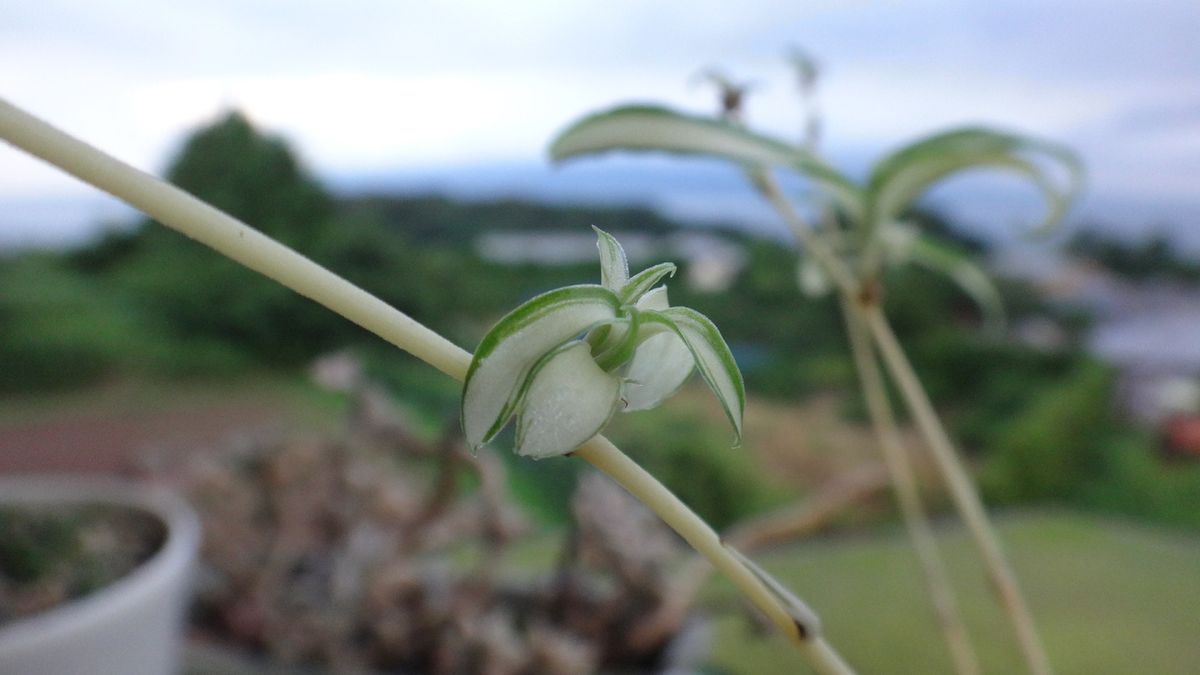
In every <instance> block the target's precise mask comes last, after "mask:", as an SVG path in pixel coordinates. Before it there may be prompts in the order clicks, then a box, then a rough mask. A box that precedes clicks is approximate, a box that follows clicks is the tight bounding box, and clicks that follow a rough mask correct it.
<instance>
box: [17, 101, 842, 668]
mask: <svg viewBox="0 0 1200 675" xmlns="http://www.w3.org/2000/svg"><path fill="white" fill-rule="evenodd" d="M0 139H3V140H5V141H8V142H9V143H11V144H12V145H14V146H16V147H18V148H20V149H22V150H24V151H25V152H28V153H29V154H31V155H34V156H35V157H39V158H41V159H43V160H45V161H47V162H49V163H50V164H53V165H55V166H57V167H58V168H60V169H62V170H63V171H66V172H67V173H69V174H71V175H73V176H75V177H77V178H79V179H81V180H83V181H84V182H86V183H90V184H91V185H93V186H95V187H97V188H99V189H101V190H103V191H105V192H108V193H109V194H111V195H113V196H114V197H117V198H118V199H121V200H123V201H125V202H127V203H128V204H130V205H131V206H133V207H135V208H137V209H139V210H141V211H143V212H144V213H146V214H147V215H149V216H151V217H153V218H154V219H155V220H157V221H159V222H161V223H163V224H164V225H167V226H168V227H171V228H172V229H175V230H178V231H179V232H182V233H183V234H185V235H187V236H188V237H191V238H193V239H195V240H197V241H199V242H201V243H203V244H205V245H207V246H209V247H211V248H213V249H215V250H216V251H218V252H220V253H222V254H224V255H226V256H228V257H230V258H232V259H233V260H236V261H237V262H239V263H241V264H242V265H245V266H246V267H248V268H250V269H252V270H255V271H257V272H259V273H261V274H264V275H266V276H267V277H270V278H271V279H274V280H276V281H278V282H279V283H281V284H283V285H284V286H287V287H288V288H290V289H292V290H294V291H296V292H297V293H299V294H301V295H303V296H305V297H308V298H310V299H312V300H314V301H316V302H318V303H319V304H321V305H324V306H325V307H327V308H329V309H330V310H332V311H334V312H336V313H338V314H340V315H342V316H344V317H345V318H347V319H349V320H350V321H353V322H354V323H356V324H358V325H360V326H362V327H363V328H366V329H367V330H370V331H371V332H373V333H375V334H377V335H379V336H380V337H382V338H384V339H385V340H387V341H388V342H391V343H392V344H394V345H396V346H397V347H400V348H401V349H403V350H405V351H407V352H409V353H410V354H412V355H413V356H416V357H417V358H419V359H421V360H423V361H425V362H426V363H429V364H430V365H432V366H434V367H435V368H437V369H438V370H440V371H442V372H443V373H445V374H447V375H449V376H450V377H453V378H454V379H456V380H459V381H461V380H462V379H463V378H465V377H466V373H467V368H468V366H469V365H470V362H471V355H470V354H469V353H467V352H466V351H463V350H462V349H461V348H459V347H458V346H456V345H454V344H453V343H451V342H450V341H449V340H446V339H445V338H443V337H442V336H440V335H438V334H437V333H435V332H434V331H432V330H430V329H428V328H426V327H425V326H423V325H421V324H420V323H418V322H417V321H415V320H413V319H412V318H411V317H409V316H407V315H405V314H404V313H403V312H400V311H399V310H397V309H395V308H394V307H391V306H390V305H388V304H387V303H385V302H383V301H382V300H380V299H378V298H376V297H375V296H373V295H371V294H370V293H367V292H366V291H364V290H362V289H360V288H358V287H357V286H354V285H353V284H351V283H350V282H348V281H346V280H345V279H342V278H341V277H339V276H337V275H336V274H334V273H333V272H330V271H329V270H327V269H325V268H323V267H321V266H320V265H318V264H317V263H315V262H313V261H311V260H309V259H308V258H305V257H304V256H302V255H300V254H299V253H296V252H295V251H293V250H292V249H290V248H288V247H286V246H284V245H283V244H280V243H279V242H277V241H275V240H273V239H271V238H270V237H267V236H266V235H263V234H262V233H260V232H258V231H257V230H254V229H253V228H251V227H250V226H248V225H246V224H245V223H242V222H241V221H239V220H237V219H235V218H233V217H231V216H229V215H227V214H225V213H222V212H221V211H218V210H217V209H215V208H213V207H212V206H209V205H208V204H205V203H204V202H202V201H200V200H199V199H196V198H195V197H193V196H192V195H189V194H187V193H186V192H184V191H182V190H180V189H178V188H176V187H174V186H172V185H169V184H167V183H165V182H163V181H161V180H159V179H157V178H155V177H153V176H151V175H150V174H147V173H145V172H142V171H139V170H138V169H135V168H134V167H132V166H130V165H128V164H125V163H124V162H121V161H120V160H118V159H116V158H114V157H111V156H109V155H107V154H105V153H103V152H101V151H100V150H98V149H96V148H93V147H92V146H90V145H88V144H86V143H84V142H82V141H80V140H78V139H76V138H74V137H72V136H69V135H67V134H66V133H64V132H62V131H59V130H58V129H56V128H54V127H53V126H51V125H49V124H47V123H45V122H43V121H41V120H39V119H37V118H36V117H34V116H32V115H30V114H29V113H26V112H24V111H23V110H20V109H19V108H17V107H15V106H13V105H12V104H10V103H8V102H7V101H5V100H4V99H0ZM577 455H579V456H580V457H581V458H583V459H585V460H587V461H588V462H590V463H592V464H593V465H595V466H596V467H597V468H599V469H600V470H602V471H604V472H605V473H608V474H609V475H610V476H612V478H613V479H614V480H616V481H617V482H618V483H620V484H621V485H623V486H624V487H625V488H626V489H627V490H629V491H630V492H631V493H632V494H633V495H634V496H635V497H637V498H638V499H639V500H641V501H642V502H644V503H645V504H646V505H647V506H649V507H650V508H651V509H652V510H654V511H655V513H657V514H658V515H659V517H661V518H662V519H663V520H664V521H666V522H667V524H669V525H670V526H671V527H673V528H674V529H675V530H676V531H677V532H678V533H679V534H680V536H682V537H683V538H684V539H685V540H687V541H688V542H689V543H692V545H693V546H694V547H695V548H696V549H697V550H698V551H699V552H700V553H702V554H704V555H705V556H706V557H708V558H709V560H711V561H712V563H713V565H714V566H716V567H717V568H718V569H720V570H721V571H722V572H724V573H725V574H727V575H728V576H729V577H730V578H731V580H732V581H733V582H734V584H735V585H736V586H737V587H738V589H739V590H741V591H742V592H743V593H745V594H746V596H747V598H749V600H750V601H751V602H753V603H754V604H755V606H757V607H758V608H759V609H760V610H762V611H763V612H764V613H765V614H766V615H767V616H768V617H770V618H771V619H772V621H773V622H774V623H775V625H776V626H778V627H779V629H780V630H781V631H782V632H783V634H784V635H786V636H788V637H789V638H792V639H793V640H795V641H796V643H797V644H798V646H799V647H800V649H801V650H802V652H803V653H804V654H805V655H807V656H808V657H809V660H810V661H811V662H812V664H813V666H814V667H815V668H816V669H817V670H818V671H819V672H821V673H827V674H829V675H844V674H846V673H852V672H853V671H851V670H850V669H849V668H848V667H846V666H845V663H844V662H843V661H842V660H841V658H840V657H839V656H838V655H837V653H836V652H834V651H833V650H832V648H831V647H830V646H829V645H828V643H826V642H825V641H824V639H823V638H822V637H821V634H820V631H819V626H818V625H816V624H815V622H814V624H813V625H809V626H803V625H800V624H798V623H797V622H796V620H795V618H794V617H793V616H792V614H791V613H789V611H788V609H787V608H785V606H784V605H783V603H782V602H781V601H780V599H779V598H777V597H776V596H775V595H773V594H772V592H771V591H770V590H768V589H767V587H766V585H765V584H764V583H763V582H762V581H761V580H759V579H758V578H756V577H755V575H754V573H753V572H752V571H751V570H750V569H749V568H748V567H747V566H746V565H745V564H743V563H742V562H741V561H739V560H738V559H737V557H736V556H735V555H733V554H731V552H730V551H729V550H728V549H727V548H726V547H724V546H722V545H721V543H720V540H719V539H718V538H717V536H716V534H715V533H714V532H713V531H712V529H711V528H709V527H708V525H706V524H705V523H704V521H702V520H700V518H699V517H698V516H696V515H695V513H693V512H692V511H691V510H689V509H688V508H687V506H686V505H684V504H683V502H681V501H679V500H678V499H677V498H676V497H675V496H674V495H672V494H671V493H670V491H668V490H667V489H666V488H665V487H663V486H662V484H661V483H659V482H658V481H657V480H656V479H655V478H654V477H653V476H651V475H650V474H648V473H646V472H645V471H644V470H643V469H642V468H641V467H639V466H637V464H635V463H634V462H633V461H632V460H630V459H629V458H628V457H626V456H625V455H624V454H623V453H621V451H620V450H619V449H617V447H616V446H614V445H612V443H610V442H608V441H607V440H605V439H604V438H603V437H599V436H598V437H596V438H595V439H593V440H592V441H590V442H589V443H587V444H586V445H584V447H582V448H580V449H579V451H578V452H577Z"/></svg>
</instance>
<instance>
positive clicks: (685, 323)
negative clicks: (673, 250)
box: [462, 229, 746, 459]
mask: <svg viewBox="0 0 1200 675" xmlns="http://www.w3.org/2000/svg"><path fill="white" fill-rule="evenodd" d="M596 234H597V236H598V237H599V241H598V244H597V245H598V246H599V248H600V280H601V283H600V284H599V285H595V284H587V285H579V286H568V287H566V288H560V289H557V290H553V291H550V292H548V293H543V294H542V295H539V296H537V297H535V298H533V299H532V300H530V301H528V302H526V303H525V304H523V305H521V306H520V307H518V308H516V309H515V310H513V311H512V312H510V313H509V314H508V315H507V316H505V317H504V318H503V319H501V320H500V321H499V322H498V323H497V324H496V325H495V326H494V327H493V328H492V330H491V331H489V332H488V334H487V335H486V336H484V338H483V341H482V342H480V343H479V348H478V349H476V350H475V355H474V357H473V358H472V360H471V367H470V369H469V370H468V371H467V378H466V382H465V383H464V385H463V396H462V424H463V430H464V432H465V434H466V438H467V442H468V443H469V444H470V445H471V447H472V448H473V449H476V448H478V447H479V446H481V445H483V444H484V443H487V442H488V441H490V440H491V439H492V438H494V437H495V436H496V434H498V433H500V431H501V430H502V429H503V428H504V427H505V426H506V425H507V424H508V422H509V420H510V419H511V418H512V417H513V416H514V415H516V417H517V448H516V450H517V454H520V455H524V456H528V457H533V458H535V459H540V458H542V457H553V456H556V455H565V454H567V453H570V452H571V451H573V450H574V449H575V448H578V447H579V446H580V445H582V444H583V443H585V442H587V441H588V440H589V439H591V438H592V437H593V436H595V435H596V434H598V433H600V431H601V430H602V429H603V428H604V427H605V426H606V425H607V424H608V421H609V420H610V419H611V418H612V416H613V414H614V413H615V412H617V411H618V410H623V411H626V412H628V411H634V410H646V409H649V408H653V407H655V406H657V405H658V404H660V403H662V402H663V401H664V400H665V399H667V398H668V397H670V396H671V395H672V394H674V393H675V391H677V390H678V389H679V387H680V386H682V385H683V383H684V381H685V380H687V378H688V376H689V375H690V374H691V373H692V370H693V369H695V370H699V371H700V374H701V376H702V377H703V378H704V380H705V382H707V383H708V386H709V387H710V388H711V389H712V391H713V393H714V394H716V397H717V399H718V400H719V401H720V402H721V405H722V407H723V408H724V410H725V414H726V415H727V416H728V417H729V421H730V423H731V424H732V425H733V430H734V435H735V443H737V442H740V441H741V434H742V410H743V408H744V407H745V399H746V394H745V388H744V386H743V384H742V376H741V373H740V372H739V371H738V368H737V364H736V363H735V362H734V359H733V354H732V353H731V352H730V351H729V346H728V345H726V344H725V340H724V339H723V338H722V337H721V333H720V332H719V331H718V330H717V327H716V326H714V325H713V323H712V322H711V321H709V320H708V319H707V318H706V317H704V316H703V315H702V314H700V313H699V312H696V311H695V310H691V309H688V308H686V307H670V306H669V305H668V303H667V289H666V287H665V286H660V285H659V283H660V282H661V281H662V280H663V279H664V278H665V277H667V276H670V275H673V274H674V273H675V265H673V264H671V263H662V264H659V265H654V266H653V267H649V268H647V269H645V270H643V271H641V272H639V273H637V274H635V275H633V276H632V277H631V276H630V275H629V265H628V262H627V260H626V257H625V251H624V249H622V248H621V245H620V244H619V243H618V242H617V240H616V239H615V238H613V236H612V235H610V234H608V233H607V232H604V231H602V230H600V229H596Z"/></svg>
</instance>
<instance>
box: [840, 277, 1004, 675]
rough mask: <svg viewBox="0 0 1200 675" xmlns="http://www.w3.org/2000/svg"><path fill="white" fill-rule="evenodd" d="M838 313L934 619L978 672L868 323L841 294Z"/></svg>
mask: <svg viewBox="0 0 1200 675" xmlns="http://www.w3.org/2000/svg"><path fill="white" fill-rule="evenodd" d="M842 315H843V317H844V318H845V320H846V333H847V335H848V336H849V338H850V349H851V352H853V355H854V365H855V369H856V370H857V372H858V381H859V383H860V384H861V385H862V393H863V398H864V399H865V400H866V403H867V414H868V415H869V416H870V418H871V426H872V428H873V429H874V430H875V436H876V439H877V441H878V443H879V450H880V452H881V453H882V454H883V459H884V463H885V464H886V465H887V468H888V473H889V475H890V477H891V481H892V486H893V489H894V490H895V493H896V502H897V504H898V505H899V507H900V513H901V515H902V517H903V519H904V526H905V528H906V529H907V530H908V536H909V539H911V540H912V544H913V549H914V550H915V551H916V554H917V559H918V561H919V562H920V564H921V571H922V572H923V573H924V575H925V584H926V585H927V586H928V587H929V596H930V600H931V601H932V602H933V609H934V612H935V613H936V615H937V620H938V624H939V625H940V626H941V628H942V633H943V634H944V635H945V638H946V646H947V647H948V648H949V650H950V657H951V658H952V659H953V661H954V668H955V670H956V671H957V672H958V673H960V674H962V675H978V673H979V672H980V671H979V659H978V657H976V655H975V648H974V647H973V646H972V645H971V637H970V634H969V633H968V632H967V627H966V624H964V623H963V618H962V612H960V611H959V607H958V600H957V598H956V597H955V594H954V588H953V586H952V585H951V583H950V576H949V574H948V573H947V571H946V564H945V562H944V561H943V560H942V556H941V553H939V551H938V545H937V538H936V537H934V534H933V527H932V525H931V523H930V520H929V513H928V512H927V511H926V509H925V505H924V504H923V503H922V501H921V493H920V490H919V488H918V486H917V476H916V473H915V471H914V470H913V464H912V462H911V461H910V460H909V455H908V449H907V448H905V447H904V442H903V441H902V440H901V438H900V431H899V429H898V428H897V426H896V417H895V414H894V413H893V412H892V406H891V402H890V401H888V394H887V385H886V384H885V382H884V379H883V373H881V372H880V370H879V361H878V360H877V359H876V356H875V350H874V347H873V346H872V344H871V335H870V332H869V329H868V328H867V327H866V325H864V323H863V318H862V316H861V315H860V314H859V313H858V312H857V311H855V309H854V305H853V304H852V303H851V302H850V301H849V300H848V299H846V298H844V297H843V299H842Z"/></svg>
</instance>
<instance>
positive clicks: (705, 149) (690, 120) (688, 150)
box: [550, 106, 862, 215]
mask: <svg viewBox="0 0 1200 675" xmlns="http://www.w3.org/2000/svg"><path fill="white" fill-rule="evenodd" d="M617 150H625V151H659V152H668V153H681V154H692V155H708V156H712V157H717V158H720V159H726V160H730V161H733V162H737V163H739V164H742V165H744V166H746V167H747V168H749V169H752V170H754V169H757V168H760V167H764V166H767V167H780V168H785V169H790V170H792V171H795V172H797V173H799V174H801V175H802V176H805V177H806V178H808V179H810V180H812V181H813V182H814V183H816V184H817V185H818V186H820V187H821V188H822V189H823V190H824V191H826V192H827V193H828V194H829V195H830V196H831V197H832V198H833V200H834V201H835V202H837V204H838V205H839V206H840V207H841V208H843V209H844V210H846V211H847V212H849V213H851V214H856V215H857V214H861V212H862V198H861V193H860V191H859V189H858V187H857V186H855V185H854V184H853V183H851V182H850V181H849V180H848V179H847V178H846V177H845V176H843V175H842V174H841V173H839V172H838V171H837V170H835V169H834V168H833V167H831V166H829V165H828V164H826V163H825V162H824V161H822V160H820V159H819V158H817V157H816V156H815V155H813V154H811V153H809V152H807V151H806V150H803V149H801V148H798V147H795V146H793V145H789V144H788V143H785V142H783V141H780V140H777V139H774V138H770V137H768V136H763V135H761V134H756V133H754V132H751V131H747V130H746V129H745V128H744V127H741V126H739V125H737V124H732V123H730V122H726V121H722V120H715V119H710V118H707V117H699V116H695V115H687V114H684V113H680V112H676V111H674V110H670V109H667V108H661V107H656V106H622V107H617V108H614V109H612V110H607V111H604V112H600V113H596V114H594V115H590V116H588V117H585V118H583V119H581V120H579V121H578V122H576V123H575V124H572V125H571V126H570V127H568V128H567V129H566V130H565V131H563V132H562V133H561V134H559V136H558V138H556V139H555V140H554V142H553V143H552V144H551V146H550V157H551V158H552V159H554V160H555V161H562V160H566V159H570V158H573V157H580V156H584V155H591V154H598V153H604V152H611V151H617Z"/></svg>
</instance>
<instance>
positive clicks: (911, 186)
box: [866, 127, 1083, 230]
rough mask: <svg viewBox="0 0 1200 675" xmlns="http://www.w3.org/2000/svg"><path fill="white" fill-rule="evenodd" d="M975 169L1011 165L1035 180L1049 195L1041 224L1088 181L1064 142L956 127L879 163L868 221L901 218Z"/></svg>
mask: <svg viewBox="0 0 1200 675" xmlns="http://www.w3.org/2000/svg"><path fill="white" fill-rule="evenodd" d="M972 169H1000V170H1004V171H1011V172H1015V173H1016V174H1018V175H1020V176H1023V177H1025V178H1028V179H1029V180H1031V181H1032V182H1033V183H1034V185H1035V186H1036V187H1037V188H1038V190H1039V191H1041V193H1042V195H1043V196H1044V198H1045V200H1046V217H1045V219H1044V220H1043V221H1042V222H1041V223H1040V224H1039V225H1038V226H1037V227H1035V228H1034V229H1038V230H1044V229H1046V228H1049V227H1053V226H1054V225H1056V224H1057V223H1058V222H1059V221H1061V220H1062V218H1063V216H1065V215H1066V211H1067V209H1068V208H1069V207H1070V205H1071V203H1072V202H1073V201H1074V199H1075V198H1076V197H1077V196H1078V193H1079V191H1080V189H1081V187H1082V178H1083V169H1082V165H1081V164H1080V162H1079V159H1078V158H1077V157H1076V156H1075V154H1074V153H1072V152H1071V151H1070V150H1068V149H1066V148H1064V147H1062V146H1059V145H1055V144H1053V143H1049V142H1046V141H1042V140H1038V139H1034V138H1030V137H1028V136H1021V135H1017V134H1010V133H1005V132H1000V131H994V130H991V129H984V128H974V127H972V128H965V129H956V130H953V131H948V132H944V133H939V134H936V135H934V136H930V137H928V138H925V139H922V140H919V141H916V142H915V143H912V144H909V145H907V146H905V147H903V148H900V149H899V150H897V151H895V152H893V153H891V154H890V155H888V156H887V157H885V158H884V159H882V160H880V162H879V163H878V164H876V165H875V168H874V169H873V170H872V172H871V175H870V177H869V179H868V181H867V190H866V192H867V202H868V204H869V213H868V218H867V220H868V222H867V223H866V225H867V227H869V228H871V229H872V230H874V229H875V228H877V227H878V226H879V225H880V224H882V223H886V222H888V221H890V220H893V219H895V218H897V217H898V216H900V215H901V214H902V213H903V211H904V210H905V209H907V208H908V207H909V206H911V205H912V204H913V202H914V201H916V200H917V199H918V198H920V196H921V195H923V194H924V193H925V192H926V191H928V190H929V189H930V188H931V187H932V186H933V185H934V184H935V183H937V182H939V181H941V180H943V179H945V178H947V177H949V176H951V175H954V174H958V173H960V172H963V171H968V170H972ZM1056 178H1057V180H1056Z"/></svg>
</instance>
